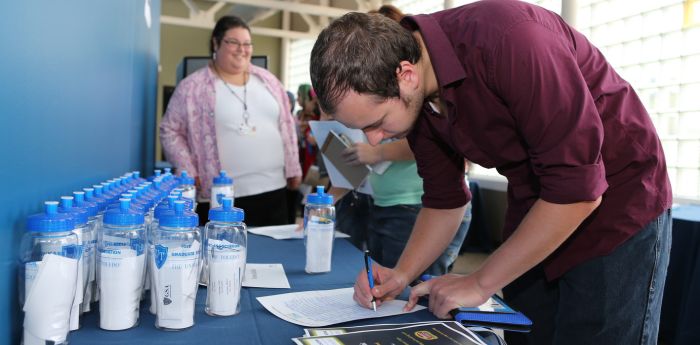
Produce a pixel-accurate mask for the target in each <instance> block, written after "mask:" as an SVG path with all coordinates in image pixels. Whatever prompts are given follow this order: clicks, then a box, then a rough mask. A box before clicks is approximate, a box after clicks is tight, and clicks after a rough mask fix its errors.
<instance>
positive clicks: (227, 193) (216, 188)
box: [210, 170, 234, 208]
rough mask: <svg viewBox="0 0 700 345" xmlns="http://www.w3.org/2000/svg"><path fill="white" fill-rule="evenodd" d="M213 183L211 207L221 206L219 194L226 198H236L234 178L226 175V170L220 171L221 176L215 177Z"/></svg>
mask: <svg viewBox="0 0 700 345" xmlns="http://www.w3.org/2000/svg"><path fill="white" fill-rule="evenodd" d="M212 182H213V183H212V185H211V196H210V202H211V208H216V207H221V202H220V201H219V198H220V197H219V195H220V194H221V197H224V198H232V199H233V198H234V196H233V179H232V178H231V177H229V176H227V175H226V170H221V171H219V176H217V177H214V180H213V181H212Z"/></svg>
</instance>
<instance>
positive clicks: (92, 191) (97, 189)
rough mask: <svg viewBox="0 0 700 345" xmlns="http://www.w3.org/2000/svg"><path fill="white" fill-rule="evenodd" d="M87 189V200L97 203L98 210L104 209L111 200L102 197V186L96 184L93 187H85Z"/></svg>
mask: <svg viewBox="0 0 700 345" xmlns="http://www.w3.org/2000/svg"><path fill="white" fill-rule="evenodd" d="M83 190H84V191H85V200H87V201H90V202H94V203H96V204H97V209H98V211H104V209H105V208H106V207H107V205H108V204H109V202H107V199H105V198H103V197H102V186H98V185H95V186H93V188H83Z"/></svg>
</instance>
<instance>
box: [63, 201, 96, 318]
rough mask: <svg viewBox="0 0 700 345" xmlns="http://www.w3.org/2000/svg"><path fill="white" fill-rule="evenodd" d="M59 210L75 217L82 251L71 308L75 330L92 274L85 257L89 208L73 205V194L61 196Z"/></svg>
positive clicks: (74, 231) (88, 233) (89, 232)
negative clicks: (89, 277) (89, 276)
mask: <svg viewBox="0 0 700 345" xmlns="http://www.w3.org/2000/svg"><path fill="white" fill-rule="evenodd" d="M58 212H60V213H66V214H69V215H71V216H72V217H73V221H74V222H75V227H74V228H73V233H74V234H75V235H76V236H78V246H79V251H80V252H81V253H82V255H81V256H80V258H79V259H78V279H77V280H76V282H75V286H76V287H75V288H76V290H75V298H74V300H73V307H72V308H71V312H70V330H71V331H75V330H77V329H79V328H80V314H82V308H81V305H82V304H83V297H85V290H86V289H87V282H88V279H87V278H88V275H89V274H90V272H89V270H90V268H89V267H88V266H87V265H88V262H89V261H88V260H89V259H88V260H86V259H85V258H86V256H85V248H86V247H89V246H90V239H91V237H92V233H91V231H90V228H89V227H88V224H87V223H88V212H87V210H85V209H83V208H79V207H73V197H72V196H62V197H61V205H60V207H59V208H58ZM88 251H89V249H88ZM88 255H89V254H88Z"/></svg>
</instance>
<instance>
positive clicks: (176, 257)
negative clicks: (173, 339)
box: [149, 200, 201, 330]
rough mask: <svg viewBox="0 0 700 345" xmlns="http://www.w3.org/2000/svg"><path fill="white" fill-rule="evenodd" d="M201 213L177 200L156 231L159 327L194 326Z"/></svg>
mask: <svg viewBox="0 0 700 345" xmlns="http://www.w3.org/2000/svg"><path fill="white" fill-rule="evenodd" d="M198 224H199V219H198V217H197V214H196V213H194V212H190V211H189V210H186V209H185V202H184V201H181V200H178V201H175V205H174V210H172V211H167V212H165V213H164V214H163V215H161V216H160V219H158V228H157V229H155V230H154V231H153V244H154V251H153V258H152V259H151V260H150V261H149V265H151V272H152V273H153V274H152V276H153V278H152V285H151V289H156V327H157V328H161V329H169V330H180V329H185V328H189V327H192V326H193V325H194V302H195V299H196V296H197V277H198V274H199V265H200V263H199V261H200V256H201V242H200V238H199V232H198V231H197V225H198Z"/></svg>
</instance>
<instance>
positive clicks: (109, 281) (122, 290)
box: [99, 248, 146, 331]
mask: <svg viewBox="0 0 700 345" xmlns="http://www.w3.org/2000/svg"><path fill="white" fill-rule="evenodd" d="M136 254H137V253H136V251H135V250H133V249H128V248H119V249H113V250H105V251H103V252H101V253H100V270H101V273H100V281H99V286H100V296H101V298H100V328H102V329H106V330H110V331H116V330H123V329H128V328H131V327H134V326H136V323H137V321H138V319H139V302H140V300H141V290H142V288H143V270H144V268H145V265H146V255H145V254H143V253H142V254H141V255H136Z"/></svg>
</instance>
